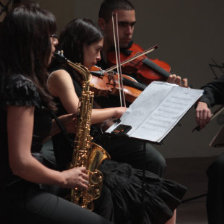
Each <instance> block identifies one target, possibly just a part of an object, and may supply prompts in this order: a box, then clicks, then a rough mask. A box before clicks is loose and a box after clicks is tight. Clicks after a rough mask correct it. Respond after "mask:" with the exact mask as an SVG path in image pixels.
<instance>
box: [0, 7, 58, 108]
mask: <svg viewBox="0 0 224 224" xmlns="http://www.w3.org/2000/svg"><path fill="white" fill-rule="evenodd" d="M55 31H56V20H55V16H54V15H53V14H52V13H51V12H49V11H47V10H44V9H41V8H40V7H39V5H38V4H34V3H30V4H22V5H19V6H17V7H15V8H14V9H12V11H11V12H10V13H9V14H8V15H7V16H6V17H5V19H4V21H3V23H2V24H1V27H0V61H1V62H0V72H1V73H2V74H5V75H13V74H22V75H24V76H26V77H28V78H29V79H31V80H32V81H33V82H34V83H35V85H36V86H37V88H38V90H39V93H40V95H41V97H42V99H43V101H44V102H45V103H46V104H47V105H48V106H50V107H51V108H54V103H53V102H52V97H51V96H50V94H49V93H48V91H47V87H46V83H47V66H48V63H49V57H50V54H51V41H50V36H51V35H52V34H53V33H55Z"/></svg>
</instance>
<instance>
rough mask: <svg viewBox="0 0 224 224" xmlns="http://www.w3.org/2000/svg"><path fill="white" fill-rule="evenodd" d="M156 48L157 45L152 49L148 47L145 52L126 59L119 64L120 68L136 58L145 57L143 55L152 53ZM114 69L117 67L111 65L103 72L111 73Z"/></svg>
mask: <svg viewBox="0 0 224 224" xmlns="http://www.w3.org/2000/svg"><path fill="white" fill-rule="evenodd" d="M157 48H158V45H154V46H153V47H150V48H148V49H147V50H144V51H143V52H139V53H137V54H135V55H134V56H133V57H131V58H128V59H126V60H124V61H122V62H120V65H121V66H122V65H125V64H127V63H129V62H131V61H133V60H135V59H136V58H138V57H141V56H143V55H145V54H149V53H151V52H153V51H154V50H155V49H157ZM116 68H117V65H113V66H111V67H110V68H108V69H106V70H105V72H111V71H113V70H114V69H116Z"/></svg>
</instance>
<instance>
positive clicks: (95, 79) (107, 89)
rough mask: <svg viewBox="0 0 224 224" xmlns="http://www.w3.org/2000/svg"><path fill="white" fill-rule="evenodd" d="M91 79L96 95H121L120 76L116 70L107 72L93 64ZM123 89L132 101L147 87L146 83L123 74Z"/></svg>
mask: <svg viewBox="0 0 224 224" xmlns="http://www.w3.org/2000/svg"><path fill="white" fill-rule="evenodd" d="M90 72H91V74H92V77H91V80H90V87H91V90H92V91H93V92H94V93H95V95H103V96H106V95H119V88H120V86H119V77H118V74H117V73H115V72H108V73H107V72H105V71H103V70H102V69H101V68H100V67H97V66H93V67H92V68H91V69H90ZM122 79H123V83H124V85H123V91H124V94H125V99H126V100H127V102H129V103H132V102H133V101H134V100H135V99H136V98H137V97H138V96H139V95H140V94H141V92H142V91H143V90H144V89H145V87H146V85H144V84H141V83H139V82H138V81H137V80H136V79H134V78H133V77H130V76H128V75H124V74H122Z"/></svg>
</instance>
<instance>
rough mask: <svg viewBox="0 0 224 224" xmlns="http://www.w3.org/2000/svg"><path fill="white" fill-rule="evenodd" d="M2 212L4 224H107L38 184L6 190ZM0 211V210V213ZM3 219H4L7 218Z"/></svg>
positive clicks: (102, 219)
mask: <svg viewBox="0 0 224 224" xmlns="http://www.w3.org/2000/svg"><path fill="white" fill-rule="evenodd" d="M4 197H5V200H4V210H5V214H6V213H7V216H8V219H7V220H5V223H7V224H14V223H18V222H19V221H20V222H21V223H23V224H28V223H32V224H59V223H60V224H74V223H75V224H86V223H88V224H97V223H98V224H109V223H111V222H109V221H107V220H105V219H104V218H102V217H101V216H99V215H97V214H96V213H94V212H91V211H89V210H87V209H83V208H81V207H80V206H78V205H76V204H74V203H72V202H70V201H68V200H65V199H63V198H61V197H58V196H56V195H54V194H51V193H48V192H46V191H43V190H41V189H40V188H39V187H38V185H32V184H19V185H18V184H15V186H13V187H11V188H9V189H7V191H6V193H5V195H4ZM1 212H2V210H1ZM7 216H5V217H7Z"/></svg>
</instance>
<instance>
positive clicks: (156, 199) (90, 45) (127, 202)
mask: <svg viewBox="0 0 224 224" xmlns="http://www.w3.org/2000/svg"><path fill="white" fill-rule="evenodd" d="M102 44H103V36H102V34H101V32H100V30H98V29H97V27H96V26H95V25H94V24H93V23H92V22H91V21H90V20H88V19H74V20H72V21H71V22H70V23H69V24H67V26H66V27H65V29H64V31H63V32H62V33H61V35H60V38H59V45H58V48H59V49H60V50H63V51H64V56H65V57H66V58H67V59H69V60H70V61H73V62H75V63H81V64H83V65H84V66H86V67H87V68H89V69H90V68H91V67H92V66H93V65H94V63H96V62H97V60H99V59H100V50H101V48H102ZM48 88H49V91H50V92H51V94H52V95H53V96H54V97H55V100H57V102H58V108H59V113H60V114H66V113H69V111H73V113H76V112H78V105H79V97H80V96H81V90H82V86H81V79H80V74H79V73H78V71H75V70H74V69H73V68H71V67H69V65H68V64H63V63H61V62H58V61H55V64H54V67H53V69H52V72H51V74H50V76H49V79H48ZM125 109H126V108H122V107H120V108H107V109H100V110H97V109H93V111H92V123H99V122H102V121H103V120H104V119H106V118H109V117H116V118H119V117H120V116H121V114H122V113H123V112H124V111H125ZM93 131H94V132H93V133H92V135H93V137H94V140H97V138H96V137H99V136H101V135H102V133H101V132H100V131H99V129H98V128H97V127H95V128H94V129H93ZM94 133H95V134H94ZM70 137H71V136H70ZM70 137H69V138H70ZM72 139H74V136H72ZM119 140H120V141H121V142H122V141H123V140H124V139H122V138H119ZM114 141H115V142H116V141H117V140H116V139H115V140H114ZM130 141H131V140H130ZM53 142H54V146H55V147H58V146H60V145H63V146H64V147H63V151H60V152H59V153H60V155H61V157H62V156H64V155H63V154H67V156H66V158H65V161H63V162H66V159H67V161H69V160H71V155H70V156H69V152H66V150H68V151H72V149H73V147H72V146H70V148H67V149H66V148H65V145H66V143H65V139H64V140H63V136H62V135H58V136H57V137H55V138H53ZM97 143H100V141H99V138H98V142H97ZM113 144H116V143H113ZM113 144H112V142H111V145H108V144H105V146H106V147H104V148H105V149H106V150H107V149H108V148H110V146H112V145H113ZM113 149H114V148H113ZM119 150H121V151H123V150H124V145H123V148H122V146H121V148H119ZM130 150H131V149H130ZM111 151H112V150H111ZM124 151H125V150H124ZM139 152H140V153H141V152H142V150H141V149H140V150H139ZM127 153H128V150H127V151H126V154H127ZM140 153H139V156H138V155H137V153H135V157H136V158H137V159H139V158H140V157H141V154H140ZM142 156H144V153H143V155H142ZM59 157H60V156H59ZM127 157H128V156H127ZM111 158H112V160H105V161H104V162H103V163H102V165H101V166H100V170H101V171H102V172H103V174H104V186H106V187H107V188H109V190H110V192H111V194H112V198H113V202H112V203H113V204H114V223H130V221H131V223H155V224H164V223H166V222H167V221H168V223H174V219H175V208H176V207H177V204H178V201H179V199H180V198H179V196H178V197H177V198H176V196H177V194H179V195H183V193H184V191H185V189H184V188H183V186H182V185H179V184H176V183H173V182H172V181H168V180H164V179H163V178H160V177H158V176H157V175H155V174H153V173H151V172H149V171H146V179H145V180H144V181H145V184H146V190H145V194H144V198H145V205H146V206H145V209H142V208H141V209H139V205H142V204H143V203H142V181H143V179H142V172H140V171H139V170H138V169H134V168H133V167H132V166H130V165H129V164H127V163H120V162H115V161H113V160H114V157H113V154H111ZM60 159H61V158H60ZM130 162H131V161H130ZM132 162H133V161H132ZM141 162H142V160H141ZM62 165H63V164H62ZM135 165H136V164H135ZM62 169H63V167H62ZM167 181H168V182H167ZM121 182H122V184H120V183H121ZM166 183H167V184H169V187H168V186H164V184H165V185H166ZM118 185H120V186H119V187H118ZM170 187H171V189H172V193H171V191H170V190H168V192H167V189H170ZM158 188H159V189H160V190H159V191H158ZM155 190H156V191H155ZM167 193H168V194H167ZM128 195H132V196H131V197H129V196H128ZM170 196H171V197H170ZM167 197H168V198H167ZM181 197H182V196H181ZM170 203H172V206H171V207H170ZM108 204H110V203H108V201H106V203H105V204H103V205H107V206H108ZM175 204H176V206H173V205H175ZM101 207H102V205H101ZM103 209H104V208H103ZM99 212H100V214H101V212H102V211H99ZM158 213H159V215H158ZM154 214H156V215H154ZM103 215H105V214H103ZM173 215H174V216H173ZM171 216H173V217H174V219H173V218H172V219H170V218H171ZM107 218H110V217H108V215H107ZM141 219H143V220H144V221H142V222H141ZM171 221H172V222H171Z"/></svg>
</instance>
